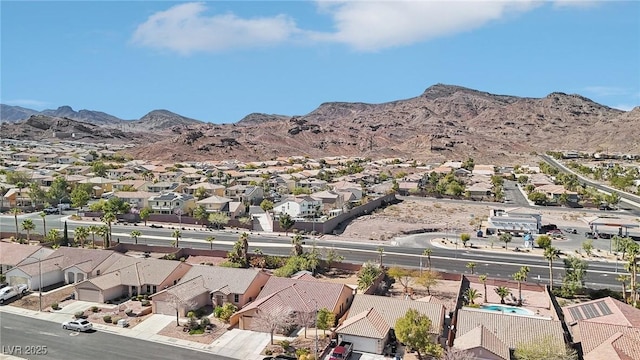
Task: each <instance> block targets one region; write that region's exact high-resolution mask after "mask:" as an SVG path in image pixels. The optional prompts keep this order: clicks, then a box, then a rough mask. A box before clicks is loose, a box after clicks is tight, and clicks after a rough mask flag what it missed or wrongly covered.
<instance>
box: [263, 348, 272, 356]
mask: <svg viewBox="0 0 640 360" xmlns="http://www.w3.org/2000/svg"><path fill="white" fill-rule="evenodd" d="M264 354H265V355H273V351H271V350H270V349H267V350H265V351H264Z"/></svg>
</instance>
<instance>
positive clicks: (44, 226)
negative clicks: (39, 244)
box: [40, 211, 47, 235]
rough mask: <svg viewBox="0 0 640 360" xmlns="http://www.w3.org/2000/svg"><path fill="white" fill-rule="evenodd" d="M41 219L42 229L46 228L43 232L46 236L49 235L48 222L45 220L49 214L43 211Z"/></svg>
mask: <svg viewBox="0 0 640 360" xmlns="http://www.w3.org/2000/svg"><path fill="white" fill-rule="evenodd" d="M40 217H41V218H42V227H43V228H44V229H43V230H42V234H43V235H45V234H46V233H47V221H46V220H45V218H46V217H47V214H46V213H45V212H44V211H41V212H40Z"/></svg>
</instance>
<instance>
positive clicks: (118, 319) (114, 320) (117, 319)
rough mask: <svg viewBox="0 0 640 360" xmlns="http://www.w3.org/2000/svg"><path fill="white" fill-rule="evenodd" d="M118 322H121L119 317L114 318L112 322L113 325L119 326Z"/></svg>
mask: <svg viewBox="0 0 640 360" xmlns="http://www.w3.org/2000/svg"><path fill="white" fill-rule="evenodd" d="M118 321H120V318H119V317H114V318H113V319H111V322H112V323H113V324H117V323H118Z"/></svg>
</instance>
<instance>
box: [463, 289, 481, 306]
mask: <svg viewBox="0 0 640 360" xmlns="http://www.w3.org/2000/svg"><path fill="white" fill-rule="evenodd" d="M464 296H465V297H466V298H467V301H468V302H469V304H471V305H473V304H475V300H476V299H477V298H479V297H480V296H482V294H480V293H479V292H478V290H476V289H472V288H468V289H467V290H466V291H465V292H464Z"/></svg>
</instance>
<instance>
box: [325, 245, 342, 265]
mask: <svg viewBox="0 0 640 360" xmlns="http://www.w3.org/2000/svg"><path fill="white" fill-rule="evenodd" d="M324 258H325V261H326V262H327V266H328V267H331V266H332V265H333V263H336V262H341V261H342V260H344V256H342V255H340V254H338V252H337V251H336V249H335V248H328V249H326V250H325V253H324Z"/></svg>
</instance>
